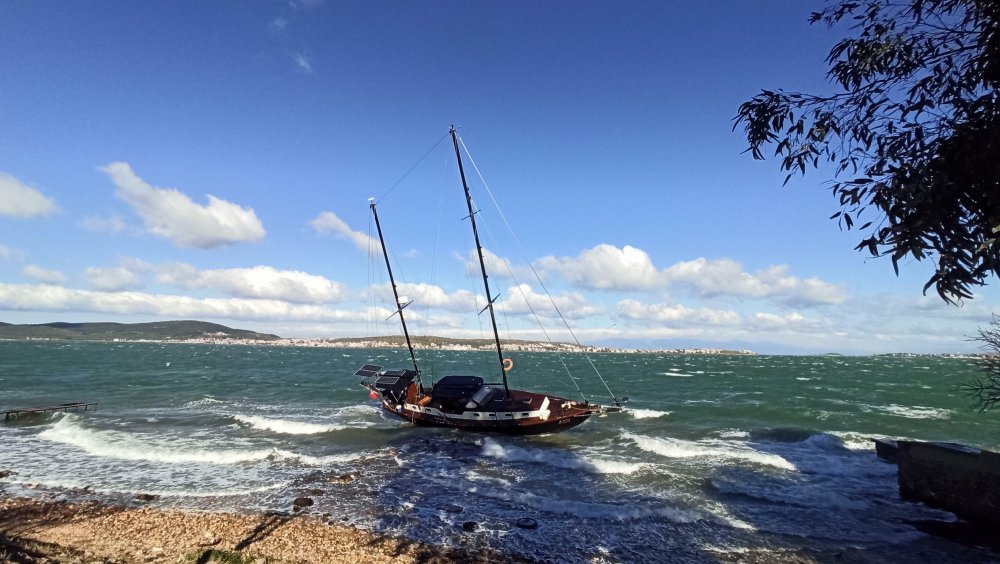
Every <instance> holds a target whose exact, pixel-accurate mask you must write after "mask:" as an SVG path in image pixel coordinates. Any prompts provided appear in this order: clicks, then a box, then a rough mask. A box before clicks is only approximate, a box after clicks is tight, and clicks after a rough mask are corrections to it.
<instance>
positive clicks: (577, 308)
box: [497, 284, 604, 319]
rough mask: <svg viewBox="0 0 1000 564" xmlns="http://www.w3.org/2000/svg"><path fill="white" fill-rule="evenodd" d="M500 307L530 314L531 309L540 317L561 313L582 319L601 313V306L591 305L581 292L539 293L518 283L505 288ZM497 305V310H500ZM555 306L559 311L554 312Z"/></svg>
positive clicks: (506, 310)
mask: <svg viewBox="0 0 1000 564" xmlns="http://www.w3.org/2000/svg"><path fill="white" fill-rule="evenodd" d="M500 307H502V308H503V311H504V312H506V313H511V314H515V315H530V314H531V312H532V310H534V312H535V314H536V315H538V316H540V317H557V316H558V313H562V315H563V317H565V318H566V319H582V318H584V317H591V316H594V315H598V314H600V313H603V311H604V310H603V309H602V308H601V307H598V306H595V305H591V304H590V303H588V302H587V299H586V298H585V297H584V296H583V294H581V293H579V292H570V293H566V294H558V295H555V294H554V295H552V298H551V299H549V296H547V295H545V294H539V293H537V292H535V291H534V289H532V288H531V286H529V285H527V284H518V285H517V286H511V287H510V288H508V289H507V293H506V295H505V296H503V300H502V304H501V305H500ZM500 307H498V308H497V309H498V311H499V310H500ZM556 308H559V311H558V312H556Z"/></svg>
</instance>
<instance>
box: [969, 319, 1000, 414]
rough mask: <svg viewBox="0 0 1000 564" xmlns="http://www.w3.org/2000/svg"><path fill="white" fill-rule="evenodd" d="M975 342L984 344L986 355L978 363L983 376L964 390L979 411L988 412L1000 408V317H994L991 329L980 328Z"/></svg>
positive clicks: (982, 347) (983, 349) (982, 348)
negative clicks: (974, 401)
mask: <svg viewBox="0 0 1000 564" xmlns="http://www.w3.org/2000/svg"><path fill="white" fill-rule="evenodd" d="M975 340H976V341H980V342H981V343H982V346H981V347H980V348H981V350H982V351H983V353H984V354H983V356H982V357H981V358H980V359H979V361H978V362H979V368H980V369H981V370H982V371H983V375H982V376H981V377H979V378H976V379H975V380H973V381H972V382H970V383H968V384H963V385H962V388H963V389H964V390H965V391H966V392H967V393H968V394H969V395H970V396H972V398H973V399H974V400H976V406H977V407H978V408H979V411H987V410H989V409H993V408H995V407H998V406H1000V316H997V315H994V316H993V322H992V323H991V324H990V327H988V328H986V329H983V328H981V327H980V328H979V337H977V338H976V339H975Z"/></svg>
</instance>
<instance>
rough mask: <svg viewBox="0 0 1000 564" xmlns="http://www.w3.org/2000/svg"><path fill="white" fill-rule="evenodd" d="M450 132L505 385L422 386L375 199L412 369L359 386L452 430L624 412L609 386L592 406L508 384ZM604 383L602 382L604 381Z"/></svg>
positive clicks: (372, 373) (535, 426) (545, 429)
mask: <svg viewBox="0 0 1000 564" xmlns="http://www.w3.org/2000/svg"><path fill="white" fill-rule="evenodd" d="M450 134H451V140H452V143H453V144H454V146H455V156H456V158H457V160H458V171H459V175H460V176H461V177H462V188H463V190H464V191H465V202H466V205H467V206H468V210H469V216H468V219H469V221H470V222H471V224H472V234H473V238H474V239H475V243H476V252H477V254H478V256H479V267H480V271H481V274H482V277H483V286H484V289H485V290H486V296H487V304H486V307H485V308H484V310H489V313H490V321H491V323H492V327H493V337H494V340H495V342H496V352H497V358H498V360H499V363H500V375H501V378H502V382H497V383H490V382H486V381H485V380H484V379H483V377H481V376H468V375H452V376H444V377H443V378H441V379H440V380H438V381H437V382H436V383H434V385H433V386H432V387H430V388H428V387H426V386H424V382H423V380H422V378H421V376H422V374H421V372H420V368H419V367H418V366H417V357H416V355H415V354H414V352H413V344H412V343H411V341H410V334H409V331H408V329H407V327H406V318H405V317H404V314H403V309H404V308H405V307H406V306H407V305H409V303H406V304H403V303H400V298H399V293H398V291H397V289H396V281H395V279H394V278H393V275H392V266H391V264H390V263H389V254H388V251H387V250H386V246H385V240H384V239H383V237H382V226H381V224H380V223H379V219H378V210H377V209H376V207H375V201H374V200H371V201H370V207H371V211H372V215H373V217H374V219H375V227H376V229H377V230H378V237H379V242H380V243H381V248H382V255H383V258H384V259H385V266H386V270H387V271H388V273H389V283H390V285H391V286H392V293H393V297H394V298H395V303H396V311H395V314H398V315H399V320H400V323H401V324H402V327H403V336H404V337H405V339H406V347H407V349H408V350H409V352H410V360H411V362H412V364H413V368H412V369H410V368H405V369H399V370H383V368H382V367H381V366H376V365H373V364H366V365H364V366H362V367H361V368H360V369H359V370H358V371H357V372H355V373H354V375H355V376H359V377H361V379H362V380H361V385H362V386H364V387H366V388H368V389H369V390H371V396H372V399H377V400H378V401H379V402H380V403H381V404H382V409H383V410H384V411H386V412H388V413H390V414H392V415H394V416H397V417H400V418H402V419H404V420H406V421H410V422H412V423H415V424H417V425H428V426H437V427H454V428H457V429H460V430H465V431H477V432H494V433H507V434H516V435H535V434H541V433H557V432H559V431H565V430H566V429H570V428H572V427H575V426H577V425H579V424H581V423H583V422H584V421H586V420H587V419H588V418H589V417H590V416H591V415H595V414H604V413H612V412H620V411H621V410H622V405H621V402H622V401H627V398H622V400H619V399H618V398H617V397H616V396H615V395H614V394H613V393H611V389H610V388H608V392H609V393H610V394H611V398H612V400H613V401H614V405H613V406H602V405H598V404H592V403H590V402H588V401H586V400H584V401H575V400H570V399H567V398H562V397H557V396H553V395H550V394H544V393H537V392H528V391H523V390H512V389H510V387H509V386H508V385H507V372H508V370H510V369H511V367H512V362H511V360H510V359H508V358H505V357H504V353H503V346H502V344H501V342H500V335H499V333H498V331H497V321H496V315H495V313H494V311H493V303H494V301H495V300H496V298H491V297H490V296H492V294H491V293H490V283H489V278H488V276H487V274H486V263H485V261H484V260H483V247H482V245H481V244H480V242H479V231H478V229H477V227H476V212H475V211H474V210H473V205H472V195H471V194H470V192H469V185H468V182H467V181H466V178H465V168H464V166H463V164H462V154H461V151H460V149H459V142H458V134H457V132H456V131H455V128H454V127H452V128H451V131H450ZM598 376H600V373H598ZM601 380H602V382H603V378H601ZM605 387H607V383H605Z"/></svg>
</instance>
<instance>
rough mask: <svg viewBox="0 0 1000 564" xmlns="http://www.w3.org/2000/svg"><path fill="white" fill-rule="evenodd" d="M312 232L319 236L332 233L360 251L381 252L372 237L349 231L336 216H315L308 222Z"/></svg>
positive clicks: (348, 227)
mask: <svg viewBox="0 0 1000 564" xmlns="http://www.w3.org/2000/svg"><path fill="white" fill-rule="evenodd" d="M309 225H310V226H312V228H313V230H314V231H315V232H316V233H319V234H321V235H322V234H325V233H333V234H334V235H336V236H338V237H343V238H344V239H347V240H348V241H350V242H351V243H354V246H355V247H357V248H359V249H361V250H362V251H365V252H369V249H372V250H374V251H377V252H382V247H381V245H379V243H378V241H377V240H376V239H374V238H372V237H369V236H368V234H367V233H362V232H360V231H355V230H353V229H351V227H350V226H349V225H347V222H345V221H344V220H342V219H340V218H339V217H337V214H335V213H333V212H330V211H325V212H322V213H320V214H319V215H318V216H316V218H315V219H313V220H312V221H310V222H309Z"/></svg>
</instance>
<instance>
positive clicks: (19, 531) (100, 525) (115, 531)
mask: <svg viewBox="0 0 1000 564" xmlns="http://www.w3.org/2000/svg"><path fill="white" fill-rule="evenodd" d="M501 560H506V558H504V557H502V556H501V555H498V554H496V553H494V552H492V551H489V550H488V549H484V548H478V549H477V548H476V547H475V546H470V547H458V548H448V547H437V546H432V545H426V544H421V543H417V542H413V541H409V540H405V539H399V538H392V537H383V536H379V535H376V534H373V533H370V532H366V531H362V530H358V529H354V528H349V527H344V526H340V525H336V524H332V525H331V524H328V523H326V522H324V521H323V520H322V518H320V517H319V516H317V515H288V514H276V513H268V514H257V515H242V514H231V513H193V512H182V511H172V510H161V509H155V508H152V507H124V506H115V505H106V504H102V503H99V502H96V501H93V502H83V503H74V502H66V501H45V500H36V499H27V498H9V497H8V498H3V497H0V561H5V562H6V561H12V562H85V563H90V562H123V563H130V562H213V561H214V562H252V563H260V562H268V563H271V562H275V563H284V562H317V563H318V562H372V563H383V562H394V563H403V562H429V563H444V562H496V561H501Z"/></svg>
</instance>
